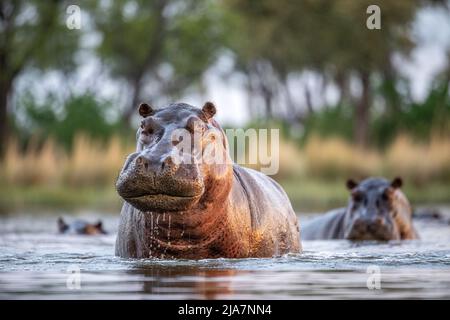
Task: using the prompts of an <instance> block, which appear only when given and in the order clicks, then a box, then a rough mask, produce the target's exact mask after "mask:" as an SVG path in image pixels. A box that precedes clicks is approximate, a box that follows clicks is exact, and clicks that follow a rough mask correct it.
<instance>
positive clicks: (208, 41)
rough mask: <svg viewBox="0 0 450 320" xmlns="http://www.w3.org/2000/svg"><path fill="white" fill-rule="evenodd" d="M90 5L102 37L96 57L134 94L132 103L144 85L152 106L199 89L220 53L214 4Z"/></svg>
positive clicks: (159, 0) (203, 0)
mask: <svg viewBox="0 0 450 320" xmlns="http://www.w3.org/2000/svg"><path fill="white" fill-rule="evenodd" d="M89 3H90V10H89V11H90V14H91V16H92V17H93V21H94V25H95V29H96V31H98V32H99V34H100V35H101V37H102V40H101V42H100V43H99V45H98V46H97V48H96V51H97V53H98V55H99V56H100V58H101V59H102V60H103V62H104V63H105V65H106V66H107V67H108V68H109V70H110V72H111V74H112V75H113V76H114V77H116V78H119V79H122V80H125V81H126V82H127V83H128V84H129V85H130V86H131V87H132V89H133V90H134V91H136V92H135V93H134V100H136V99H139V98H141V97H140V95H141V91H144V90H143V88H144V84H150V85H151V87H152V88H151V89H150V90H149V91H146V95H147V96H151V98H152V101H155V100H156V99H158V98H167V97H177V96H179V95H180V94H182V93H183V92H184V91H185V90H187V89H189V88H192V87H194V86H195V85H198V84H199V81H200V80H201V76H202V75H203V73H204V72H205V70H206V69H207V68H208V67H209V66H210V65H211V64H212V63H213V62H214V61H215V60H216V57H217V54H218V53H219V52H220V50H221V49H222V45H221V43H222V35H223V32H224V30H223V29H222V24H221V23H220V20H221V12H220V11H219V10H217V7H216V1H211V0H196V1H193V0H190V1H180V0H173V1H166V0H155V1H143V0H140V1H130V0H119V1H111V2H109V3H103V2H97V1H90V2H89ZM144 82H145V83H144ZM147 89H148V88H147ZM143 94H145V93H144V92H143ZM135 102H136V101H131V102H130V105H131V104H133V103H135ZM133 107H135V106H134V105H133Z"/></svg>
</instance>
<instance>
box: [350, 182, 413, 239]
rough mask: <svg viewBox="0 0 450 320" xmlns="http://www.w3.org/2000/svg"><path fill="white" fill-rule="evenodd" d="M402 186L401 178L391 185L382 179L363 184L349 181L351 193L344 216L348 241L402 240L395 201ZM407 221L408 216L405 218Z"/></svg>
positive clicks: (399, 215)
mask: <svg viewBox="0 0 450 320" xmlns="http://www.w3.org/2000/svg"><path fill="white" fill-rule="evenodd" d="M401 185H402V180H401V179H400V178H395V179H394V180H393V181H392V182H389V181H387V180H385V179H382V178H369V179H366V180H364V181H362V182H361V183H359V184H358V183H356V182H354V181H353V180H348V181H347V188H348V189H349V190H350V193H351V196H350V199H349V203H348V207H347V212H346V216H345V219H346V220H345V225H346V228H345V235H344V236H345V238H346V239H349V240H378V241H388V240H399V239H401V230H400V228H399V219H401V218H402V217H401V216H403V213H400V214H399V212H398V210H397V209H396V205H395V201H396V200H395V199H396V195H397V193H398V192H400V190H399V188H400V187H401ZM405 218H407V217H405Z"/></svg>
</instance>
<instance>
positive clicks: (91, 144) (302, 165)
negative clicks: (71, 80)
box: [0, 135, 450, 187]
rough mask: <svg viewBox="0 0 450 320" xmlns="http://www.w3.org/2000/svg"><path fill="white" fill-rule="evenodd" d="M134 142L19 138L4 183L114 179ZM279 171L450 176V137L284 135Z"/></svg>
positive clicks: (421, 178) (314, 175)
mask: <svg viewBox="0 0 450 320" xmlns="http://www.w3.org/2000/svg"><path fill="white" fill-rule="evenodd" d="M132 151H133V147H132V146H126V145H124V144H123V143H121V141H120V139H118V138H117V137H115V138H112V139H111V140H110V141H109V142H108V143H106V144H102V143H99V142H97V141H93V140H92V139H89V138H87V137H85V136H78V137H77V138H76V139H75V143H74V148H73V150H72V152H71V153H70V154H68V153H67V152H64V151H63V150H62V149H61V148H59V147H58V146H57V145H56V144H55V143H54V142H53V141H52V140H48V141H46V142H45V143H44V145H43V146H42V147H41V148H37V144H36V143H35V142H33V141H31V142H30V143H29V147H28V148H27V149H26V150H25V151H20V150H19V148H18V145H17V143H16V142H15V141H12V142H11V143H10V144H9V146H8V149H7V153H6V157H5V160H4V162H3V163H2V164H1V168H0V178H1V179H2V181H5V182H6V185H15V186H30V185H37V186H39V185H45V186H64V185H69V186H72V187H81V186H99V185H101V186H104V185H108V184H111V183H112V182H113V181H114V180H115V178H116V177H117V174H118V172H119V170H120V168H121V166H122V164H123V161H124V159H125V157H126V155H128V154H129V153H131V152H132ZM279 161H280V166H279V168H280V171H279V173H278V175H277V176H276V178H278V179H289V178H296V177H307V178H308V179H325V180H326V179H335V180H336V179H341V178H347V177H355V178H362V177H367V176H372V175H385V176H388V177H392V176H397V175H400V176H403V177H405V178H406V179H409V180H410V181H414V182H416V183H420V184H422V183H426V182H430V181H435V180H439V181H448V180H450V137H442V136H434V137H432V138H431V139H430V143H428V144H424V143H422V144H420V143H416V142H414V141H413V140H412V139H411V138H410V137H408V136H405V135H402V136H399V137H398V138H397V139H396V140H395V141H394V142H393V143H392V144H391V146H390V147H389V148H387V149H386V150H382V151H380V150H373V149H372V150H360V149H358V148H356V147H355V146H354V145H352V144H350V143H348V142H346V141H344V140H342V139H339V138H332V139H321V138H319V137H312V138H311V139H310V140H309V141H308V142H307V144H306V145H305V147H304V148H302V149H300V148H298V147H297V145H296V144H295V143H293V142H289V141H285V140H281V141H280V157H279Z"/></svg>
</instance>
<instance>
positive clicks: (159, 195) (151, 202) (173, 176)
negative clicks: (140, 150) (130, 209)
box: [116, 154, 204, 211]
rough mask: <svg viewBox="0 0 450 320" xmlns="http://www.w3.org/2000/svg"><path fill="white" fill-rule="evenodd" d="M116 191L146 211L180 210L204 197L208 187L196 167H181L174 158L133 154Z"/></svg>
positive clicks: (190, 165) (187, 165)
mask: <svg viewBox="0 0 450 320" xmlns="http://www.w3.org/2000/svg"><path fill="white" fill-rule="evenodd" d="M116 189H117V192H118V193H119V195H120V196H121V197H122V198H123V199H124V200H125V201H127V202H129V203H130V204H132V205H134V206H135V207H136V208H138V209H140V210H143V211H149V210H157V209H161V210H180V209H185V208H188V207H189V206H190V205H191V204H194V203H195V202H196V201H197V200H198V199H199V198H200V197H201V195H202V194H203V191H204V183H203V178H202V175H201V172H200V170H199V168H198V166H197V165H196V164H183V163H181V164H177V163H176V162H175V161H174V159H173V158H172V157H171V156H170V155H169V156H162V157H156V156H153V157H151V156H148V155H145V154H133V155H131V156H130V157H129V158H128V160H127V161H126V163H125V165H124V168H123V169H122V171H121V172H120V174H119V177H118V179H117V182H116Z"/></svg>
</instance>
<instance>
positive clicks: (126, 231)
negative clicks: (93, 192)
mask: <svg viewBox="0 0 450 320" xmlns="http://www.w3.org/2000/svg"><path fill="white" fill-rule="evenodd" d="M138 110H139V115H140V116H141V117H142V121H141V125H140V127H139V129H138V130H137V135H136V138H137V147H136V152H134V153H132V154H130V155H129V156H128V157H127V159H126V160H125V163H124V165H123V168H122V170H121V172H120V173H119V177H118V178H117V182H116V190H117V192H118V194H119V195H120V196H121V197H122V198H123V200H124V204H123V207H122V210H121V213H120V222H119V230H118V235H117V239H116V247H115V253H116V255H117V256H120V257H125V258H160V259H180V258H182V259H205V258H248V257H272V256H279V255H283V254H286V253H298V252H300V251H301V243H300V231H299V226H298V219H297V217H296V215H295V213H294V211H293V209H292V206H291V203H290V201H289V199H288V197H287V195H286V193H285V192H284V190H283V189H282V187H281V186H280V185H279V184H278V183H276V182H275V181H274V180H272V179H271V178H270V177H268V176H266V175H264V174H263V173H260V172H258V171H255V170H251V169H247V168H243V167H240V166H239V165H237V164H235V163H233V162H232V160H231V158H230V155H229V150H228V148H229V146H228V141H227V139H226V136H225V133H224V131H223V129H222V128H221V127H220V125H219V124H218V123H217V121H216V120H215V119H214V115H215V114H216V107H215V105H214V104H213V103H211V102H207V103H205V104H204V106H203V108H201V109H200V108H197V107H194V106H191V105H189V104H186V103H172V104H170V105H168V106H166V107H164V108H159V109H154V108H152V107H151V106H150V105H148V104H146V103H142V104H141V105H140V106H139V108H138ZM180 133H183V135H181V136H178V135H179V134H180ZM191 138H193V139H192V140H191ZM180 145H183V147H180ZM192 145H194V146H196V147H194V148H193V149H192V150H189V148H188V147H190V146H192ZM199 146H200V148H199ZM207 150H214V151H211V152H210V154H213V155H215V156H218V158H222V160H223V161H206V160H208V159H207V158H205V159H203V158H204V155H205V154H206V151H207Z"/></svg>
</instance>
